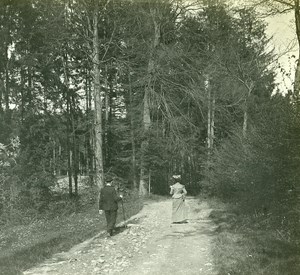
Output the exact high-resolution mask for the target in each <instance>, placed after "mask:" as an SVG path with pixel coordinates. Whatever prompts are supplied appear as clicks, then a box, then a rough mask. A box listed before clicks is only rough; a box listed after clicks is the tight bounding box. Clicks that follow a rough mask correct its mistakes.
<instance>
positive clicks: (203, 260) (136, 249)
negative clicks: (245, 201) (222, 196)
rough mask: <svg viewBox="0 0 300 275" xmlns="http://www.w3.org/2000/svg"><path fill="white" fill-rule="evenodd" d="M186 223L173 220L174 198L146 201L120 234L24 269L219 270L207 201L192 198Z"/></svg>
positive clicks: (34, 274)
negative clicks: (174, 222) (216, 265)
mask: <svg viewBox="0 0 300 275" xmlns="http://www.w3.org/2000/svg"><path fill="white" fill-rule="evenodd" d="M187 204H188V206H189V223H188V224H176V225H173V224H171V200H170V199H168V200H163V201H158V202H153V201H147V202H146V203H145V206H144V208H143V209H142V211H141V212H140V213H138V214H137V215H136V216H134V217H133V218H132V221H131V222H130V224H129V225H130V227H129V228H127V229H125V230H123V231H122V232H120V233H119V234H117V235H115V236H113V237H111V238H105V237H104V235H103V234H98V235H96V236H95V237H94V238H92V239H90V240H88V241H86V242H84V243H82V244H80V245H78V246H75V247H73V248H72V249H71V250H69V251H68V252H64V253H59V254H56V255H54V256H53V257H52V258H51V259H49V260H47V261H45V262H44V263H43V264H41V265H38V266H36V267H35V268H32V269H29V270H27V271H25V272H24V275H40V274H59V275H62V274H129V275H131V274H133V275H134V274H195V275H196V274H197V275H201V274H203V275H213V274H217V273H216V270H215V268H214V263H213V256H212V254H211V249H212V242H213V240H214V237H215V233H214V231H215V229H216V226H215V225H214V224H213V223H212V221H211V220H210V219H209V214H210V212H211V211H212V209H210V208H209V206H208V204H207V203H206V202H201V201H199V200H197V199H194V198H192V197H189V198H188V199H187Z"/></svg>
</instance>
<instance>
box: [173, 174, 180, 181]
mask: <svg viewBox="0 0 300 275" xmlns="http://www.w3.org/2000/svg"><path fill="white" fill-rule="evenodd" d="M172 177H173V179H176V180H178V179H180V178H181V175H173V176H172Z"/></svg>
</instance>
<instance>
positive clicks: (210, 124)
mask: <svg viewBox="0 0 300 275" xmlns="http://www.w3.org/2000/svg"><path fill="white" fill-rule="evenodd" d="M205 89H206V91H207V106H208V108H207V149H208V158H210V155H211V151H212V149H213V146H214V128H215V108H216V107H215V105H216V94H215V92H214V91H212V90H211V86H210V80H209V76H207V77H206V80H205Z"/></svg>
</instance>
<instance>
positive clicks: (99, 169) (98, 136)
mask: <svg viewBox="0 0 300 275" xmlns="http://www.w3.org/2000/svg"><path fill="white" fill-rule="evenodd" d="M98 9H99V3H98V0H96V1H95V8H94V14H93V54H92V60H93V75H94V105H95V118H94V124H95V162H96V167H95V170H96V171H95V172H96V184H97V186H98V188H99V189H101V188H102V187H103V185H104V175H103V155H102V101H101V89H100V68H99V61H100V59H99V34H98Z"/></svg>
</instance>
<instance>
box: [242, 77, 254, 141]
mask: <svg viewBox="0 0 300 275" xmlns="http://www.w3.org/2000/svg"><path fill="white" fill-rule="evenodd" d="M253 87H254V84H253V82H251V83H250V84H249V85H246V88H247V96H246V99H245V106H244V119H243V137H246V136H247V129H248V101H249V97H250V96H251V93H252V90H253Z"/></svg>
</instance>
